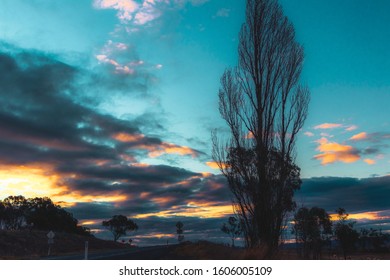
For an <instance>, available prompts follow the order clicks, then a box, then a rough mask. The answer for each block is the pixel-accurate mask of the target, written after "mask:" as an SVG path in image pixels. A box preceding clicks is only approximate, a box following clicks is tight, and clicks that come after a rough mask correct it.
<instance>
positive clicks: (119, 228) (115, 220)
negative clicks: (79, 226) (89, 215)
mask: <svg viewBox="0 0 390 280" xmlns="http://www.w3.org/2000/svg"><path fill="white" fill-rule="evenodd" d="M102 225H103V226H104V227H106V228H107V229H108V230H110V231H111V233H112V235H113V236H114V241H117V240H118V239H119V238H120V237H121V236H124V235H126V232H127V231H135V230H138V225H137V224H136V223H135V222H134V221H132V220H131V219H128V218H127V217H126V216H123V215H114V216H113V217H112V218H111V219H110V220H108V221H103V222H102Z"/></svg>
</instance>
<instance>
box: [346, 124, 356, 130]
mask: <svg viewBox="0 0 390 280" xmlns="http://www.w3.org/2000/svg"><path fill="white" fill-rule="evenodd" d="M356 129H358V127H357V126H356V125H350V126H348V127H347V128H345V130H346V131H354V130H356Z"/></svg>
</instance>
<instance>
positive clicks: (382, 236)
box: [359, 228, 390, 252]
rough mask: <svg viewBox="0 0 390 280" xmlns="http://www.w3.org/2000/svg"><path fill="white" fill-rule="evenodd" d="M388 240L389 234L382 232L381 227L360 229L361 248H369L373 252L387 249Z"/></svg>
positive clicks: (389, 239) (389, 238)
mask: <svg viewBox="0 0 390 280" xmlns="http://www.w3.org/2000/svg"><path fill="white" fill-rule="evenodd" d="M388 241H390V235H389V234H388V233H383V232H382V230H381V229H374V228H370V229H366V228H361V229H360V234H359V244H360V246H361V248H362V249H363V250H366V249H370V250H373V251H374V252H385V251H388V248H387V242H388Z"/></svg>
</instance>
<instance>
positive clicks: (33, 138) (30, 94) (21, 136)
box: [0, 46, 230, 219]
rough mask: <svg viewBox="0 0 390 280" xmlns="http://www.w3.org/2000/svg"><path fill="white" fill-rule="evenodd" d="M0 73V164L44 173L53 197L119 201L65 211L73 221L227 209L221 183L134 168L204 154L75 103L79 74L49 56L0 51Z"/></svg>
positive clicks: (138, 122) (170, 169) (145, 119)
mask: <svg viewBox="0 0 390 280" xmlns="http://www.w3.org/2000/svg"><path fill="white" fill-rule="evenodd" d="M0 73H1V75H0V133H1V139H0V158H1V164H3V165H7V164H16V165H29V164H38V165H39V164H45V165H49V166H50V168H51V169H52V170H51V172H54V173H55V174H57V175H58V176H59V182H60V184H62V185H64V186H67V187H68V190H67V191H64V192H62V193H60V194H58V195H59V197H60V196H61V195H70V194H74V195H77V196H99V197H104V196H114V197H115V196H116V195H121V196H124V197H125V198H126V199H125V200H124V201H123V200H121V201H116V202H107V203H100V202H99V203H98V202H90V203H76V204H75V205H73V206H72V207H71V208H70V210H71V211H72V212H73V213H74V215H75V217H76V218H78V219H97V218H109V217H111V216H112V215H114V214H118V213H123V214H125V215H137V214H148V213H159V212H161V211H164V210H170V209H172V208H175V207H176V208H175V209H178V210H177V211H179V212H180V209H183V211H185V210H186V209H190V206H188V205H187V204H188V203H194V202H199V203H205V202H210V203H211V204H212V205H224V204H225V203H229V201H230V198H229V192H228V190H227V189H226V188H225V187H226V185H225V181H224V179H223V178H222V177H221V176H214V175H212V176H209V177H204V176H203V175H202V174H200V173H195V172H192V171H189V170H186V169H183V168H178V167H174V166H167V165H149V166H148V165H142V164H138V162H137V158H138V157H139V156H145V155H148V154H149V153H151V152H157V154H158V155H160V153H161V155H162V156H164V151H165V150H168V151H169V149H173V150H175V151H176V150H178V151H179V152H181V153H183V154H184V155H187V156H192V157H198V156H203V155H204V154H203V153H202V152H201V151H198V150H194V149H190V148H187V147H180V146H178V145H174V144H171V143H166V142H164V141H163V140H162V139H161V138H160V137H159V135H158V134H156V133H154V134H153V136H148V135H145V131H144V130H143V129H142V127H143V126H145V125H147V124H148V123H149V124H153V127H156V128H157V127H158V128H159V129H160V130H163V129H164V126H163V125H159V124H158V123H157V122H156V119H155V118H153V116H152V115H150V114H147V115H144V116H141V117H135V118H133V119H132V120H122V119H117V118H115V117H113V116H110V115H104V114H102V113H99V112H97V111H95V110H94V109H93V108H92V107H88V106H87V105H86V104H84V103H83V102H84V101H85V100H84V99H83V98H80V96H82V90H83V89H84V87H83V86H82V85H80V83H79V82H80V80H82V79H80V75H82V73H81V71H80V70H79V69H77V68H75V67H72V66H71V65H67V64H65V63H62V62H60V61H59V60H57V59H56V58H55V57H54V56H50V55H47V54H42V53H39V52H35V51H25V50H19V49H16V48H12V47H9V46H8V47H7V48H1V46H0ZM127 78H128V79H129V78H130V77H127ZM177 207H182V208H180V209H179V208H177ZM179 214H180V213H179Z"/></svg>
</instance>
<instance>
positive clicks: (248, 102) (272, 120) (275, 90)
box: [213, 0, 310, 254]
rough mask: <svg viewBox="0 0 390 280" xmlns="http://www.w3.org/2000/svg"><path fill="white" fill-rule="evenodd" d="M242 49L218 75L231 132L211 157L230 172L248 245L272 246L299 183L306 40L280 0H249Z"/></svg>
mask: <svg viewBox="0 0 390 280" xmlns="http://www.w3.org/2000/svg"><path fill="white" fill-rule="evenodd" d="M238 55H239V61H238V66H237V67H235V68H233V69H226V70H225V72H224V74H223V75H222V77H221V88H220V91H219V111H220V114H221V116H222V118H223V119H224V120H225V121H226V123H227V125H228V128H229V130H230V136H229V139H221V137H217V135H216V133H215V132H214V133H213V159H214V161H215V162H217V164H218V166H219V168H220V169H221V171H222V173H223V174H224V175H225V176H226V178H227V180H228V183H229V187H230V190H231V192H232V194H233V206H234V209H235V212H236V214H237V215H238V216H239V219H241V220H243V223H244V228H243V230H244V233H245V240H246V245H247V246H248V247H256V246H260V245H265V246H266V247H267V248H268V250H269V253H270V254H272V253H273V252H275V250H276V249H277V246H278V243H279V241H280V236H281V232H282V228H283V225H284V222H285V218H286V215H287V213H288V212H289V211H291V210H293V208H294V202H293V195H294V191H295V190H297V189H299V187H300V185H301V181H300V169H299V168H298V166H296V164H295V142H296V138H297V134H298V132H299V130H300V129H301V128H302V126H303V124H304V121H305V119H306V116H307V111H308V104H309V99H310V93H309V90H308V88H307V87H304V86H301V85H300V84H299V77H300V74H301V71H302V63H303V58H304V54H303V48H302V46H301V45H300V44H298V43H297V42H296V40H295V31H294V27H293V25H292V24H291V23H290V22H289V20H288V18H287V17H286V16H284V15H283V11H282V8H281V6H280V5H279V4H278V2H277V0H247V1H246V21H245V23H244V24H243V26H242V28H241V31H240V37H239V47H238Z"/></svg>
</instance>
